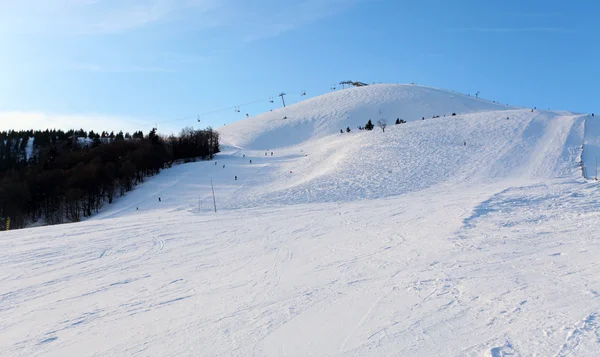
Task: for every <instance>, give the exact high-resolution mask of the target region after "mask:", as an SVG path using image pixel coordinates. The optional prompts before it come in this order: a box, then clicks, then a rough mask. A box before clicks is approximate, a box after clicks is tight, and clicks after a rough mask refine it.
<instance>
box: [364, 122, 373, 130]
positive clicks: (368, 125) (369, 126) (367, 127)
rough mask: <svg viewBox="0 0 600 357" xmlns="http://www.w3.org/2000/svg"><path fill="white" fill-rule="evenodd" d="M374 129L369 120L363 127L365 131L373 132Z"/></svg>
mask: <svg viewBox="0 0 600 357" xmlns="http://www.w3.org/2000/svg"><path fill="white" fill-rule="evenodd" d="M374 127H375V125H373V123H371V119H369V121H368V122H367V125H365V129H366V130H373V128H374Z"/></svg>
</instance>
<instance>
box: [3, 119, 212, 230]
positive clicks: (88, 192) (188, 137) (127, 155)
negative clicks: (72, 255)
mask: <svg viewBox="0 0 600 357" xmlns="http://www.w3.org/2000/svg"><path fill="white" fill-rule="evenodd" d="M218 152H219V134H218V133H217V132H216V131H214V130H213V129H212V128H210V127H209V128H206V129H203V130H196V129H193V128H185V129H183V130H182V131H181V133H180V134H179V135H170V136H160V135H158V133H157V131H156V129H152V130H151V131H150V132H148V133H147V134H145V135H144V133H143V132H142V131H138V132H135V133H133V134H129V133H123V132H118V133H116V134H115V133H114V132H111V133H108V132H102V133H94V132H93V131H89V132H87V131H84V130H83V129H80V130H69V131H62V130H45V131H32V130H31V131H3V132H0V218H1V220H0V223H2V224H1V228H0V229H4V228H5V224H4V220H5V219H6V218H10V220H11V223H10V225H11V229H13V228H22V227H25V226H27V225H28V224H31V223H35V222H38V221H40V220H43V221H44V222H45V223H48V224H58V223H65V222H77V221H80V220H81V219H82V218H84V217H89V216H91V215H92V214H94V213H97V212H98V211H99V209H100V208H101V207H102V206H103V205H104V204H111V203H113V201H114V199H115V198H116V197H118V196H123V195H124V194H125V193H126V192H128V191H130V190H132V189H133V188H134V187H135V186H136V185H138V184H139V183H142V182H144V180H145V179H146V178H148V177H150V176H153V175H156V174H157V173H159V172H160V171H161V170H162V169H165V168H167V167H170V166H171V165H172V164H173V162H175V161H179V160H182V161H185V162H188V161H195V160H196V159H204V160H206V159H212V158H213V155H214V154H216V153H218Z"/></svg>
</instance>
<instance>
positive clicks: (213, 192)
mask: <svg viewBox="0 0 600 357" xmlns="http://www.w3.org/2000/svg"><path fill="white" fill-rule="evenodd" d="M210 188H211V189H212V194H213V204H214V205H215V213H217V200H216V199H215V187H214V186H213V181H212V179H210Z"/></svg>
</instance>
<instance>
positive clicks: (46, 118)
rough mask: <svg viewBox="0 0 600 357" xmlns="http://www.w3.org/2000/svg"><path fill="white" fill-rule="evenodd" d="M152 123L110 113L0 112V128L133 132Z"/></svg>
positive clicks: (146, 127) (148, 126)
mask: <svg viewBox="0 0 600 357" xmlns="http://www.w3.org/2000/svg"><path fill="white" fill-rule="evenodd" d="M153 125H154V123H152V121H142V120H139V119H133V118H127V117H119V116H110V115H96V114H69V115H56V114H47V113H43V112H27V111H6V112H0V130H31V129H34V130H45V129H62V130H69V129H84V130H94V131H102V130H111V131H112V130H114V131H119V130H123V131H129V132H133V131H136V130H149V129H150V128H151V127H152V126H153Z"/></svg>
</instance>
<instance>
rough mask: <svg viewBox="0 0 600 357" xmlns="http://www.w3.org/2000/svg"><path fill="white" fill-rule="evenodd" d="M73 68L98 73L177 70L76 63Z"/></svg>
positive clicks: (173, 71) (172, 70) (170, 71)
mask: <svg viewBox="0 0 600 357" xmlns="http://www.w3.org/2000/svg"><path fill="white" fill-rule="evenodd" d="M73 69H74V70H81V71H89V72H98V73H135V72H155V73H175V72H177V70H175V69H172V68H165V67H153V66H107V65H100V64H89V63H83V64H77V65H74V66H73Z"/></svg>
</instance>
